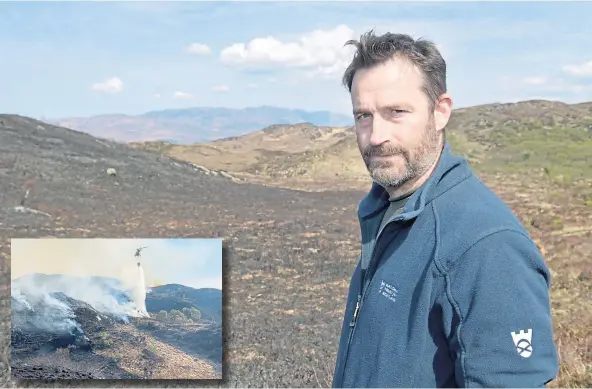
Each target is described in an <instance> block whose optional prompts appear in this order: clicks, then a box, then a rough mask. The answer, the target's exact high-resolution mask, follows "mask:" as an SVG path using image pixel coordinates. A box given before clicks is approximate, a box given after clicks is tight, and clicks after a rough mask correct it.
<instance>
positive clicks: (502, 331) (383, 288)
mask: <svg viewBox="0 0 592 389" xmlns="http://www.w3.org/2000/svg"><path fill="white" fill-rule="evenodd" d="M387 207H388V194H387V193H386V192H385V191H384V190H383V189H382V188H381V187H380V186H378V185H376V184H375V185H373V187H372V189H371V190H370V193H369V194H368V195H367V196H366V198H364V200H362V202H361V203H360V206H359V210H358V217H359V220H360V226H361V232H362V250H361V258H360V261H359V263H358V265H357V267H356V269H355V271H354V274H353V277H352V279H351V283H350V290H349V296H348V299H347V305H346V310H345V319H344V322H343V327H342V334H341V340H340V343H339V352H338V355H337V364H336V367H335V375H334V378H333V386H334V387H423V388H425V387H529V388H531V387H544V386H545V384H546V383H548V382H549V381H551V380H552V379H554V378H555V376H556V374H557V372H558V357H557V351H556V348H555V345H554V340H553V326H552V321H551V311H550V301H549V286H550V274H549V271H548V269H547V267H546V266H545V263H544V260H543V258H542V257H541V254H540V252H539V250H538V249H537V247H536V245H535V244H534V242H533V241H532V240H531V238H530V237H529V235H528V233H527V232H526V230H525V229H524V228H523V227H522V225H521V224H520V222H519V220H518V219H517V218H516V217H515V216H514V214H513V213H512V212H511V210H510V209H509V208H508V207H507V206H506V205H505V204H504V203H503V202H502V201H501V200H500V199H499V198H498V197H497V196H496V195H495V194H494V193H493V192H492V191H490V190H489V189H488V188H487V187H486V186H485V185H484V184H483V183H482V182H481V181H480V180H479V179H478V178H477V177H476V176H475V175H474V174H473V172H472V171H471V169H470V168H469V166H468V165H467V162H466V160H465V159H463V158H460V157H457V156H455V155H454V154H452V152H451V150H450V146H449V145H448V144H446V145H445V147H444V150H443V154H442V156H441V158H440V160H439V162H438V165H437V167H436V169H435V171H434V172H433V173H432V175H431V177H430V178H429V179H428V181H427V182H426V183H425V184H424V185H423V186H422V187H421V188H420V189H419V190H418V191H416V192H415V193H414V194H413V195H412V196H411V197H410V198H409V200H408V201H407V203H406V205H405V207H404V209H403V212H402V213H400V214H399V215H396V216H394V217H393V218H391V219H390V221H389V222H388V224H387V225H385V226H384V228H383V230H382V231H381V232H380V234H379V235H378V231H377V230H378V228H379V226H380V222H381V217H382V215H383V213H384V211H385V209H386V208H387ZM356 307H358V309H356ZM354 313H355V314H354Z"/></svg>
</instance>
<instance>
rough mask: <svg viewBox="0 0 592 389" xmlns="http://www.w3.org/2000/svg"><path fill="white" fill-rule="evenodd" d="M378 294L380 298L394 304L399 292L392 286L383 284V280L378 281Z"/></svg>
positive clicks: (386, 283)
mask: <svg viewBox="0 0 592 389" xmlns="http://www.w3.org/2000/svg"><path fill="white" fill-rule="evenodd" d="M378 294H379V295H380V296H383V297H386V298H387V299H389V300H391V301H392V302H395V301H396V300H397V295H398V294H399V291H398V290H397V288H395V287H394V286H393V285H391V284H389V283H388V282H385V281H384V280H381V281H380V288H378Z"/></svg>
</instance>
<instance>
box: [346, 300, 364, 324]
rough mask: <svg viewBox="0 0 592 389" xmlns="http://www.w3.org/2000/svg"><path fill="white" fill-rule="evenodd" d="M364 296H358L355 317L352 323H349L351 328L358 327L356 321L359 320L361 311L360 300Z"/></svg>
mask: <svg viewBox="0 0 592 389" xmlns="http://www.w3.org/2000/svg"><path fill="white" fill-rule="evenodd" d="M361 298H362V296H360V295H358V301H357V302H356V309H355V310H354V316H353V317H352V319H351V321H350V322H349V326H350V327H353V326H355V325H356V320H357V318H358V311H359V310H360V300H361Z"/></svg>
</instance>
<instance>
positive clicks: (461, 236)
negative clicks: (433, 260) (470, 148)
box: [431, 175, 534, 268]
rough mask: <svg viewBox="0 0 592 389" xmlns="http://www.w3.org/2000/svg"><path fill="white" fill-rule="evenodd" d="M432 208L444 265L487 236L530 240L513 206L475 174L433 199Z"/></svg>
mask: <svg viewBox="0 0 592 389" xmlns="http://www.w3.org/2000/svg"><path fill="white" fill-rule="evenodd" d="M431 208H432V212H433V213H434V216H435V218H436V219H437V220H438V223H437V224H438V225H437V226H436V228H437V229H438V232H437V233H438V235H439V241H440V243H439V245H440V247H439V252H440V253H441V258H440V260H441V261H442V265H443V266H444V267H445V268H448V267H450V266H452V265H453V262H454V261H455V260H456V259H457V258H458V257H459V256H460V255H462V254H463V253H464V252H466V251H467V250H469V249H470V248H471V247H473V246H474V245H476V244H477V242H481V241H483V240H486V239H487V238H488V237H489V236H493V235H496V234H500V233H501V234H507V233H511V234H516V233H517V234H519V235H523V236H524V237H526V238H527V240H529V239H530V236H529V235H528V232H527V230H526V229H525V228H524V226H523V225H522V223H521V222H520V220H519V219H518V217H517V216H516V214H514V212H513V211H512V209H511V208H510V207H509V206H508V205H507V204H506V203H505V202H504V200H503V199H501V198H500V197H499V196H498V195H497V194H496V193H495V192H494V191H493V190H492V189H491V188H489V187H488V186H487V185H486V184H484V183H483V182H482V181H481V180H479V179H478V178H477V177H476V176H475V175H471V176H470V177H468V178H467V179H466V180H464V181H463V182H461V183H460V184H458V185H457V186H455V187H453V188H451V189H450V190H448V191H447V192H446V193H443V194H442V195H441V196H439V197H438V198H436V199H434V201H433V202H432V204H431ZM532 244H534V243H532Z"/></svg>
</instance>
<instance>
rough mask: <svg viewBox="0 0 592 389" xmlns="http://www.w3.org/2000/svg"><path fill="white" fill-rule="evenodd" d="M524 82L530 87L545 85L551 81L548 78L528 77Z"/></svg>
mask: <svg viewBox="0 0 592 389" xmlns="http://www.w3.org/2000/svg"><path fill="white" fill-rule="evenodd" d="M522 81H523V82H524V83H525V84H528V85H544V84H546V83H548V82H549V79H548V78H547V77H526V78H525V79H523V80H522Z"/></svg>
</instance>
